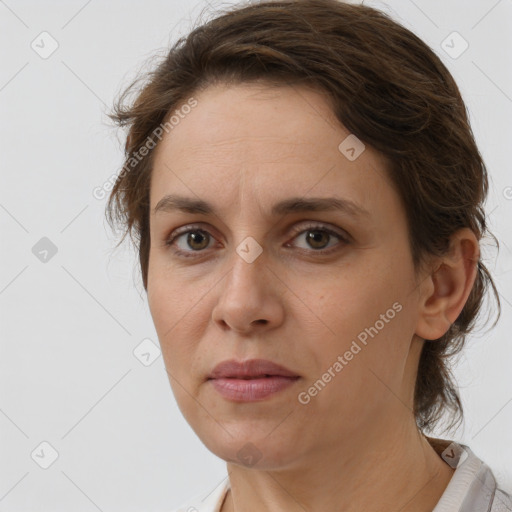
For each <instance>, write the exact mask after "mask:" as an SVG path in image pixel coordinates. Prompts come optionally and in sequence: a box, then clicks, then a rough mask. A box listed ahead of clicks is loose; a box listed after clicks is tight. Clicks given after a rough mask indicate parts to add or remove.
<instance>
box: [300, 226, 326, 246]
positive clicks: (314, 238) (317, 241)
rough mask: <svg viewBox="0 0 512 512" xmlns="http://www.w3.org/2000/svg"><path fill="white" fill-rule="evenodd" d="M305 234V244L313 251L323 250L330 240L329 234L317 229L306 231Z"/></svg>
mask: <svg viewBox="0 0 512 512" xmlns="http://www.w3.org/2000/svg"><path fill="white" fill-rule="evenodd" d="M306 233H307V235H306V242H307V243H308V244H309V245H310V246H311V247H312V248H313V249H324V248H325V246H326V245H327V244H328V243H329V239H330V238H331V235H329V233H327V232H325V231H322V230H319V229H310V230H308V231H306Z"/></svg>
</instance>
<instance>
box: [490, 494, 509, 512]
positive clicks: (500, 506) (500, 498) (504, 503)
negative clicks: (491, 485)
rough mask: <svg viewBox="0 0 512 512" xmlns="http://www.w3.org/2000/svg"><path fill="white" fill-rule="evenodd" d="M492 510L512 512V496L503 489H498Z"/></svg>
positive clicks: (495, 511)
mask: <svg viewBox="0 0 512 512" xmlns="http://www.w3.org/2000/svg"><path fill="white" fill-rule="evenodd" d="M490 512H512V496H511V495H510V494H509V493H508V492H506V491H504V490H503V489H499V488H498V489H496V493H495V494H494V500H493V502H492V506H491V510H490Z"/></svg>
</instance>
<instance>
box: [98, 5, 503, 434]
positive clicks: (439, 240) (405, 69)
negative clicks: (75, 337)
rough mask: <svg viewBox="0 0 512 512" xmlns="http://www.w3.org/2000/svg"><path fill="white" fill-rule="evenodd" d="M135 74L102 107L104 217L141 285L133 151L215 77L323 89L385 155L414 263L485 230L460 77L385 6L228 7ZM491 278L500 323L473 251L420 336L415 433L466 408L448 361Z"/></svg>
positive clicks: (482, 177)
mask: <svg viewBox="0 0 512 512" xmlns="http://www.w3.org/2000/svg"><path fill="white" fill-rule="evenodd" d="M144 78H146V79H147V81H146V83H144V84H143V85H142V86H141V87H140V89H141V90H140V91H139V92H138V95H137V96H136V98H135V100H134V101H133V102H132V103H131V104H129V105H126V100H127V98H128V95H129V94H131V93H132V92H133V91H134V89H135V88H136V85H137V84H138V80H135V81H134V82H133V83H132V84H131V85H130V86H129V87H128V88H127V89H126V90H125V91H124V93H123V94H122V95H121V96H120V98H118V100H117V102H116V105H115V107H114V111H113V113H112V114H111V115H110V117H111V118H112V119H113V120H114V121H115V122H116V123H117V124H118V125H119V126H128V127H129V134H128V137H127V141H126V147H125V158H126V160H125V165H124V168H123V171H122V172H121V173H120V174H119V176H118V178H117V181H116V183H115V185H114V188H113V190H112V192H111V195H110V197H109V201H108V205H107V219H108V221H109V223H110V225H111V226H114V225H115V224H116V223H119V224H121V225H122V226H123V228H124V236H123V239H122V240H121V242H122V241H123V240H124V238H125V236H126V234H127V233H128V232H129V233H130V235H131V239H132V241H133V242H134V243H135V245H136V248H137V250H138V252H139V260H140V267H141V270H142V279H143V284H144V288H145V289H146V290H147V271H148V260H149V247H150V235H149V204H150V203H149V185H150V179H151V169H152V155H153V154H154V150H153V149H150V150H149V151H148V152H146V151H144V153H147V154H145V155H144V156H143V157H142V158H141V156H140V148H142V147H143V146H144V145H146V147H151V148H154V147H156V145H157V142H158V141H156V140H155V139H156V138H158V140H160V137H161V135H160V132H161V131H162V130H161V128H160V129H159V127H161V126H162V125H165V124H166V123H167V126H169V121H168V119H169V117H170V116H171V115H172V114H173V113H174V112H175V111H176V109H177V108H178V107H179V106H180V105H183V104H184V103H185V102H186V101H187V100H189V101H190V97H191V95H192V94H194V93H196V92H199V91H201V90H203V89H205V88H206V87H208V86H209V85H212V84H215V83H228V84H236V83H242V82H249V81H264V83H268V84H269V85H277V86H279V85H295V84H302V85H307V86H313V87H316V88H317V89H319V90H321V91H322V92H323V93H324V94H325V96H326V98H327V99H328V100H329V101H330V104H331V106H332V110H333V112H334V114H335V115H336V117H337V119H339V121H340V122H341V123H342V124H343V125H344V126H345V127H346V128H347V129H348V130H349V131H350V132H351V133H353V134H355V135H356V136H357V137H358V138H359V139H361V140H362V141H363V142H364V143H366V144H369V145H371V146H372V147H374V148H375V149H377V150H378V151H380V152H381V153H382V154H383V155H384V156H385V157H386V158H387V160H388V161H389V162H390V166H389V170H388V173H389V176H390V178H391V180H392V183H393V184H394V186H395V187H396V190H397V192H398V193H399V196H400V198H401V200H402V202H403V205H404V208H405V212H406V215H407V222H408V230H409V240H410V247H411V254H412V258H413V261H414V266H415V269H416V270H417V271H418V270H419V269H420V268H421V267H422V265H423V264H424V263H425V262H427V257H428V256H442V255H443V254H445V253H446V251H447V250H448V249H449V242H450V237H451V235H452V234H453V233H455V232H456V231H457V230H459V229H460V228H463V227H469V228H470V229H471V230H473V232H474V233H475V235H476V236H477V238H478V239H479V240H480V239H481V238H482V236H483V235H484V234H485V233H486V232H488V230H487V226H486V218H485V211H484V209H483V203H484V200H485V198H486V196H487V190H488V181H487V171H486V167H485V165H484V162H483V160H482V157H481V155H480V153H479V150H478V148H477V146H476V144H475V141H474V137H473V133H472V130H471V127H470V125H469V120H468V115H467V113H466V107H465V105H464V102H463V100H462V98H461V95H460V92H459V90H458V87H457V85H456V83H455V81H454V80H453V78H452V76H451V75H450V73H449V71H448V70H447V69H446V67H445V66H444V65H443V63H442V62H441V60H440V59H439V58H438V57H437V56H436V55H435V53H434V52H433V51H432V50H431V49H430V48H429V47H428V46H427V45H426V44H425V43H423V42H422V41H421V40H420V39H419V38H418V37H417V36H415V35H414V34H413V33H412V32H410V31H409V30H407V29H406V28H404V27H402V26H401V25H399V24H398V23H396V22H395V21H393V20H392V19H391V18H390V17H388V16H387V15H386V14H385V13H383V12H380V11H378V10H375V9H373V8H370V7H367V6H362V5H351V4H345V3H342V2H339V1H336V0H284V1H267V2H262V3H258V4H254V5H249V6H245V7H238V8H236V7H235V8H231V9H228V10H226V11H225V12H223V13H222V14H219V15H218V16H217V17H216V18H215V19H213V20H210V21H209V22H207V23H204V24H202V25H200V26H198V27H196V28H195V29H194V30H193V31H191V32H190V34H189V35H188V36H186V37H182V38H180V39H179V40H178V41H177V42H176V43H175V44H174V45H173V46H172V48H171V49H170V51H169V52H168V54H167V55H166V56H165V58H164V59H163V60H162V61H161V62H160V63H159V64H158V66H157V67H156V69H154V70H153V71H151V72H150V73H148V74H147V76H146V77H144ZM166 131H168V128H166ZM148 142H149V143H150V144H151V146H149V144H148ZM134 155H137V159H136V160H135V159H134ZM134 162H135V163H134ZM491 236H492V235H491ZM493 238H494V237H493ZM494 239H495V238H494ZM121 242H120V243H121ZM496 242H497V240H496ZM498 245H499V244H498ZM489 285H491V286H492V289H493V291H494V295H495V297H496V299H497V302H498V318H497V319H496V322H497V320H498V319H499V315H500V314H501V305H500V301H499V296H498V292H497V290H496V287H495V284H494V282H493V280H492V277H491V275H490V273H489V271H488V270H487V268H486V267H485V266H484V264H483V263H482V262H481V261H480V260H479V261H478V263H477V277H476V281H475V283H474V286H473V288H472V290H471V293H470V295H469V298H468V300H467V302H466V304H465V306H464V308H463V310H462V312H461V313H460V315H459V316H458V318H457V319H456V321H455V322H454V323H453V324H452V325H451V327H450V328H449V330H448V331H447V332H446V333H445V335H444V336H442V337H441V338H439V339H438V340H433V341H426V342H425V343H424V346H423V350H422V353H421V357H420V361H419V368H418V375H417V381H416V386H415V393H414V415H415V418H416V422H417V425H418V427H419V428H420V429H421V430H424V431H432V428H433V427H434V426H435V425H436V424H437V423H438V422H439V421H440V419H441V418H442V417H443V415H444V413H446V412H451V415H450V417H451V419H452V422H451V423H450V427H451V426H453V424H454V423H455V419H457V418H458V419H459V420H460V419H462V417H463V408H462V404H461V401H460V398H459V395H458V391H457V389H456V386H455V384H454V383H453V382H452V377H451V372H450V369H449V367H448V361H447V359H448V358H449V357H451V356H453V355H455V354H457V353H458V352H459V351H460V350H461V349H462V347H463V345H464V342H465V339H466V335H467V334H468V333H469V332H470V331H471V330H472V329H473V327H474V323H475V320H476V317H477V315H478V313H479V311H480V308H481V305H482V303H483V299H484V295H485V292H486V290H487V287H488V286H489Z"/></svg>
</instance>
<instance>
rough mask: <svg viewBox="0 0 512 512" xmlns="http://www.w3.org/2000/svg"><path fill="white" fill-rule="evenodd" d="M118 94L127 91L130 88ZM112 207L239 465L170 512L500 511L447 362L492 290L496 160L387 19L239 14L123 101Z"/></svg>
mask: <svg viewBox="0 0 512 512" xmlns="http://www.w3.org/2000/svg"><path fill="white" fill-rule="evenodd" d="M130 90H131V88H129V89H128V90H127V91H126V94H128V92H129V91H130ZM125 98H126V96H124V97H122V98H121V99H120V102H119V104H118V105H117V108H116V111H115V112H114V114H113V118H114V119H115V120H116V121H117V122H118V123H119V124H120V125H127V126H128V127H129V135H128V138H127V143H126V162H125V165H124V167H123V170H122V171H121V173H120V175H119V178H118V180H117V182H116V184H115V187H114V189H113V190H112V194H111V196H110V201H109V205H108V211H107V213H108V218H109V220H110V222H111V223H112V224H115V223H116V222H119V223H121V225H122V226H123V228H124V229H125V234H126V233H128V232H130V233H131V234H132V236H133V239H134V241H135V243H136V246H137V249H138V252H139V259H140V265H141V271H142V278H143V283H144V287H145V289H146V291H147V294H148V302H149V306H150V310H151V314H152V317H153V321H154V323H155V327H156V330H157V333H158V337H159V340H160V344H161V348H162V353H163V357H164V361H165V366H166V370H167V372H168V375H169V380H170V384H171V387H172V389H173V392H174V394H175V396H176V400H177V402H178V405H179V407H180V410H181V411H182V413H183V415H184V417H185V418H186V420H187V421H188V423H189V424H190V426H191V427H192V429H193V430H194V431H195V432H196V434H197V435H198V436H199V438H200V439H201V440H202V442H203V443H204V444H205V445H206V447H207V448H208V449H209V450H211V451H212V452H213V453H214V454H215V455H217V456H218V457H220V458H222V459H224V460H225V461H226V462H227V470H228V479H227V480H226V481H225V482H224V483H223V484H222V485H221V486H219V488H218V489H216V490H215V491H214V492H213V493H212V494H210V495H209V496H207V497H206V498H204V499H198V500H197V501H191V502H190V503H187V504H186V505H185V506H184V507H182V508H180V510H203V511H214V510H215V511H222V512H229V511H236V512H238V511H248V510H251V511H252V510H259V511H263V510H272V511H296V510H297V511H299V510H301V511H302V510H308V511H317V510H322V511H324V512H329V511H340V510H343V511H351V512H352V511H361V510H366V511H379V512H391V511H393V512H396V511H401V512H410V511H415V512H417V511H425V512H426V511H432V510H434V511H435V512H444V511H455V510H460V511H464V512H467V511H477V510H478V511H484V510H485V511H491V510H492V511H494V512H496V511H499V510H512V498H511V497H510V495H509V494H507V493H506V492H505V491H504V490H502V489H499V488H498V486H497V483H496V480H495V478H494V476H493V474H492V471H491V470H490V469H489V468H488V467H487V466H486V465H485V464H484V463H483V462H482V461H481V460H480V459H479V458H478V457H477V456H476V455H475V454H474V453H473V452H472V451H471V449H470V448H469V447H467V446H465V445H461V444H459V443H456V442H452V441H451V440H442V439H436V438H433V437H429V436H428V435H427V434H428V432H431V431H432V430H433V428H434V427H435V426H436V425H438V424H439V423H440V420H441V419H442V418H443V417H444V416H448V418H449V419H451V420H452V423H451V425H453V424H454V423H455V421H456V420H457V419H459V420H460V418H461V417H462V406H461V403H460V399H459V396H458V393H457V390H456V387H455V384H454V383H453V382H452V380H451V377H450V373H449V368H448V366H447V361H446V357H447V356H448V355H452V354H454V353H456V352H457V351H459V350H460V349H461V348H462V345H463V343H464V340H465V337H466V335H467V333H468V332H469V331H470V330H471V328H472V326H473V322H474V319H475V317H476V315H477V313H478V311H479V309H480V306H481V303H482V300H483V298H484V292H485V289H486V286H488V285H491V286H492V288H493V290H494V292H495V295H496V298H497V300H498V305H499V298H498V296H497V293H496V288H495V286H494V283H493V281H492V278H491V276H490V274H489V273H488V271H487V269H486V267H485V266H484V265H483V264H482V262H481V261H480V250H479V240H480V239H481V237H482V236H483V235H484V233H485V232H486V230H487V228H486V219H485V213H484V210H483V206H482V205H483V202H484V200H485V197H486V194H487V172H486V168H485V165H484V163H483V162H482V159H481V156H480V154H479V152H478V149H477V147H476V145H475V141H474V138H473V136H472V132H471V129H470V126H469V123H468V119H467V116H466V111H465V106H464V103H463V101H462V99H461V96H460V94H459V91H458V88H457V86H456V84H455V83H454V81H453V79H452V77H451V76H450V74H449V72H448V71H447V69H446V68H445V67H444V65H443V64H442V63H441V62H440V60H439V59H438V58H437V57H436V56H435V54H434V53H433V52H432V51H431V50H430V49H429V48H428V47H427V46H426V45H425V44H424V43H423V42H422V41H420V40H419V39H418V38H417V37H416V36H414V35H413V34H412V33H411V32H409V31H408V30H406V29H405V28H403V27H402V26H400V25H398V24H397V23H396V22H394V21H392V20H391V19H389V18H388V17H387V16H386V15H384V14H383V13H380V12H378V11H376V10H374V9H371V8H369V7H365V6H359V5H349V4H344V3H341V2H337V1H334V0H303V1H290V0H288V1H281V2H265V3H260V4H256V5H252V6H248V7H244V8H237V9H233V10H232V11H229V12H227V13H225V14H224V15H222V16H219V17H218V18H217V19H215V20H213V21H211V22H209V23H207V24H205V25H203V26H200V27H198V28H197V29H196V30H194V31H193V32H192V33H191V34H190V35H189V36H188V37H187V38H183V39H182V40H180V41H179V42H178V43H177V44H176V45H175V46H174V47H173V48H172V49H171V51H170V52H169V54H168V56H167V57H166V58H165V60H164V61H163V62H162V63H161V64H160V65H159V67H158V69H156V70H155V72H154V73H152V74H151V75H150V76H149V80H148V82H147V83H146V84H145V85H144V87H143V89H142V91H141V92H140V93H139V95H138V96H137V98H136V99H135V101H134V102H133V104H131V105H128V106H125V105H124V104H123V102H124V99H125Z"/></svg>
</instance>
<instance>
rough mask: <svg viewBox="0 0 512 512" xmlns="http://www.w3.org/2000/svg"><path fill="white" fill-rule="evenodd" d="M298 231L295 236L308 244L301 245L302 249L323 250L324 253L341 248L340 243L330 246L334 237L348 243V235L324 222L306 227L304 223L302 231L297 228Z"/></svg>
mask: <svg viewBox="0 0 512 512" xmlns="http://www.w3.org/2000/svg"><path fill="white" fill-rule="evenodd" d="M296 233H298V234H297V235H296V236H295V238H296V239H298V240H300V239H301V238H302V239H303V240H304V242H305V244H306V246H303V247H299V248H300V249H303V250H310V249H314V251H313V252H322V253H323V254H326V253H330V252H332V251H333V250H337V249H338V248H339V247H338V245H339V243H334V244H331V245H330V246H329V243H330V242H332V241H333V240H332V239H333V237H334V238H335V239H337V240H338V241H341V242H342V243H348V239H347V237H345V236H344V235H342V234H341V233H338V232H336V231H334V230H333V229H331V228H328V227H327V226H325V225H323V224H310V225H308V226H306V229H304V225H302V226H301V229H300V231H299V230H298V229H297V230H296ZM333 246H334V247H333Z"/></svg>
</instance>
